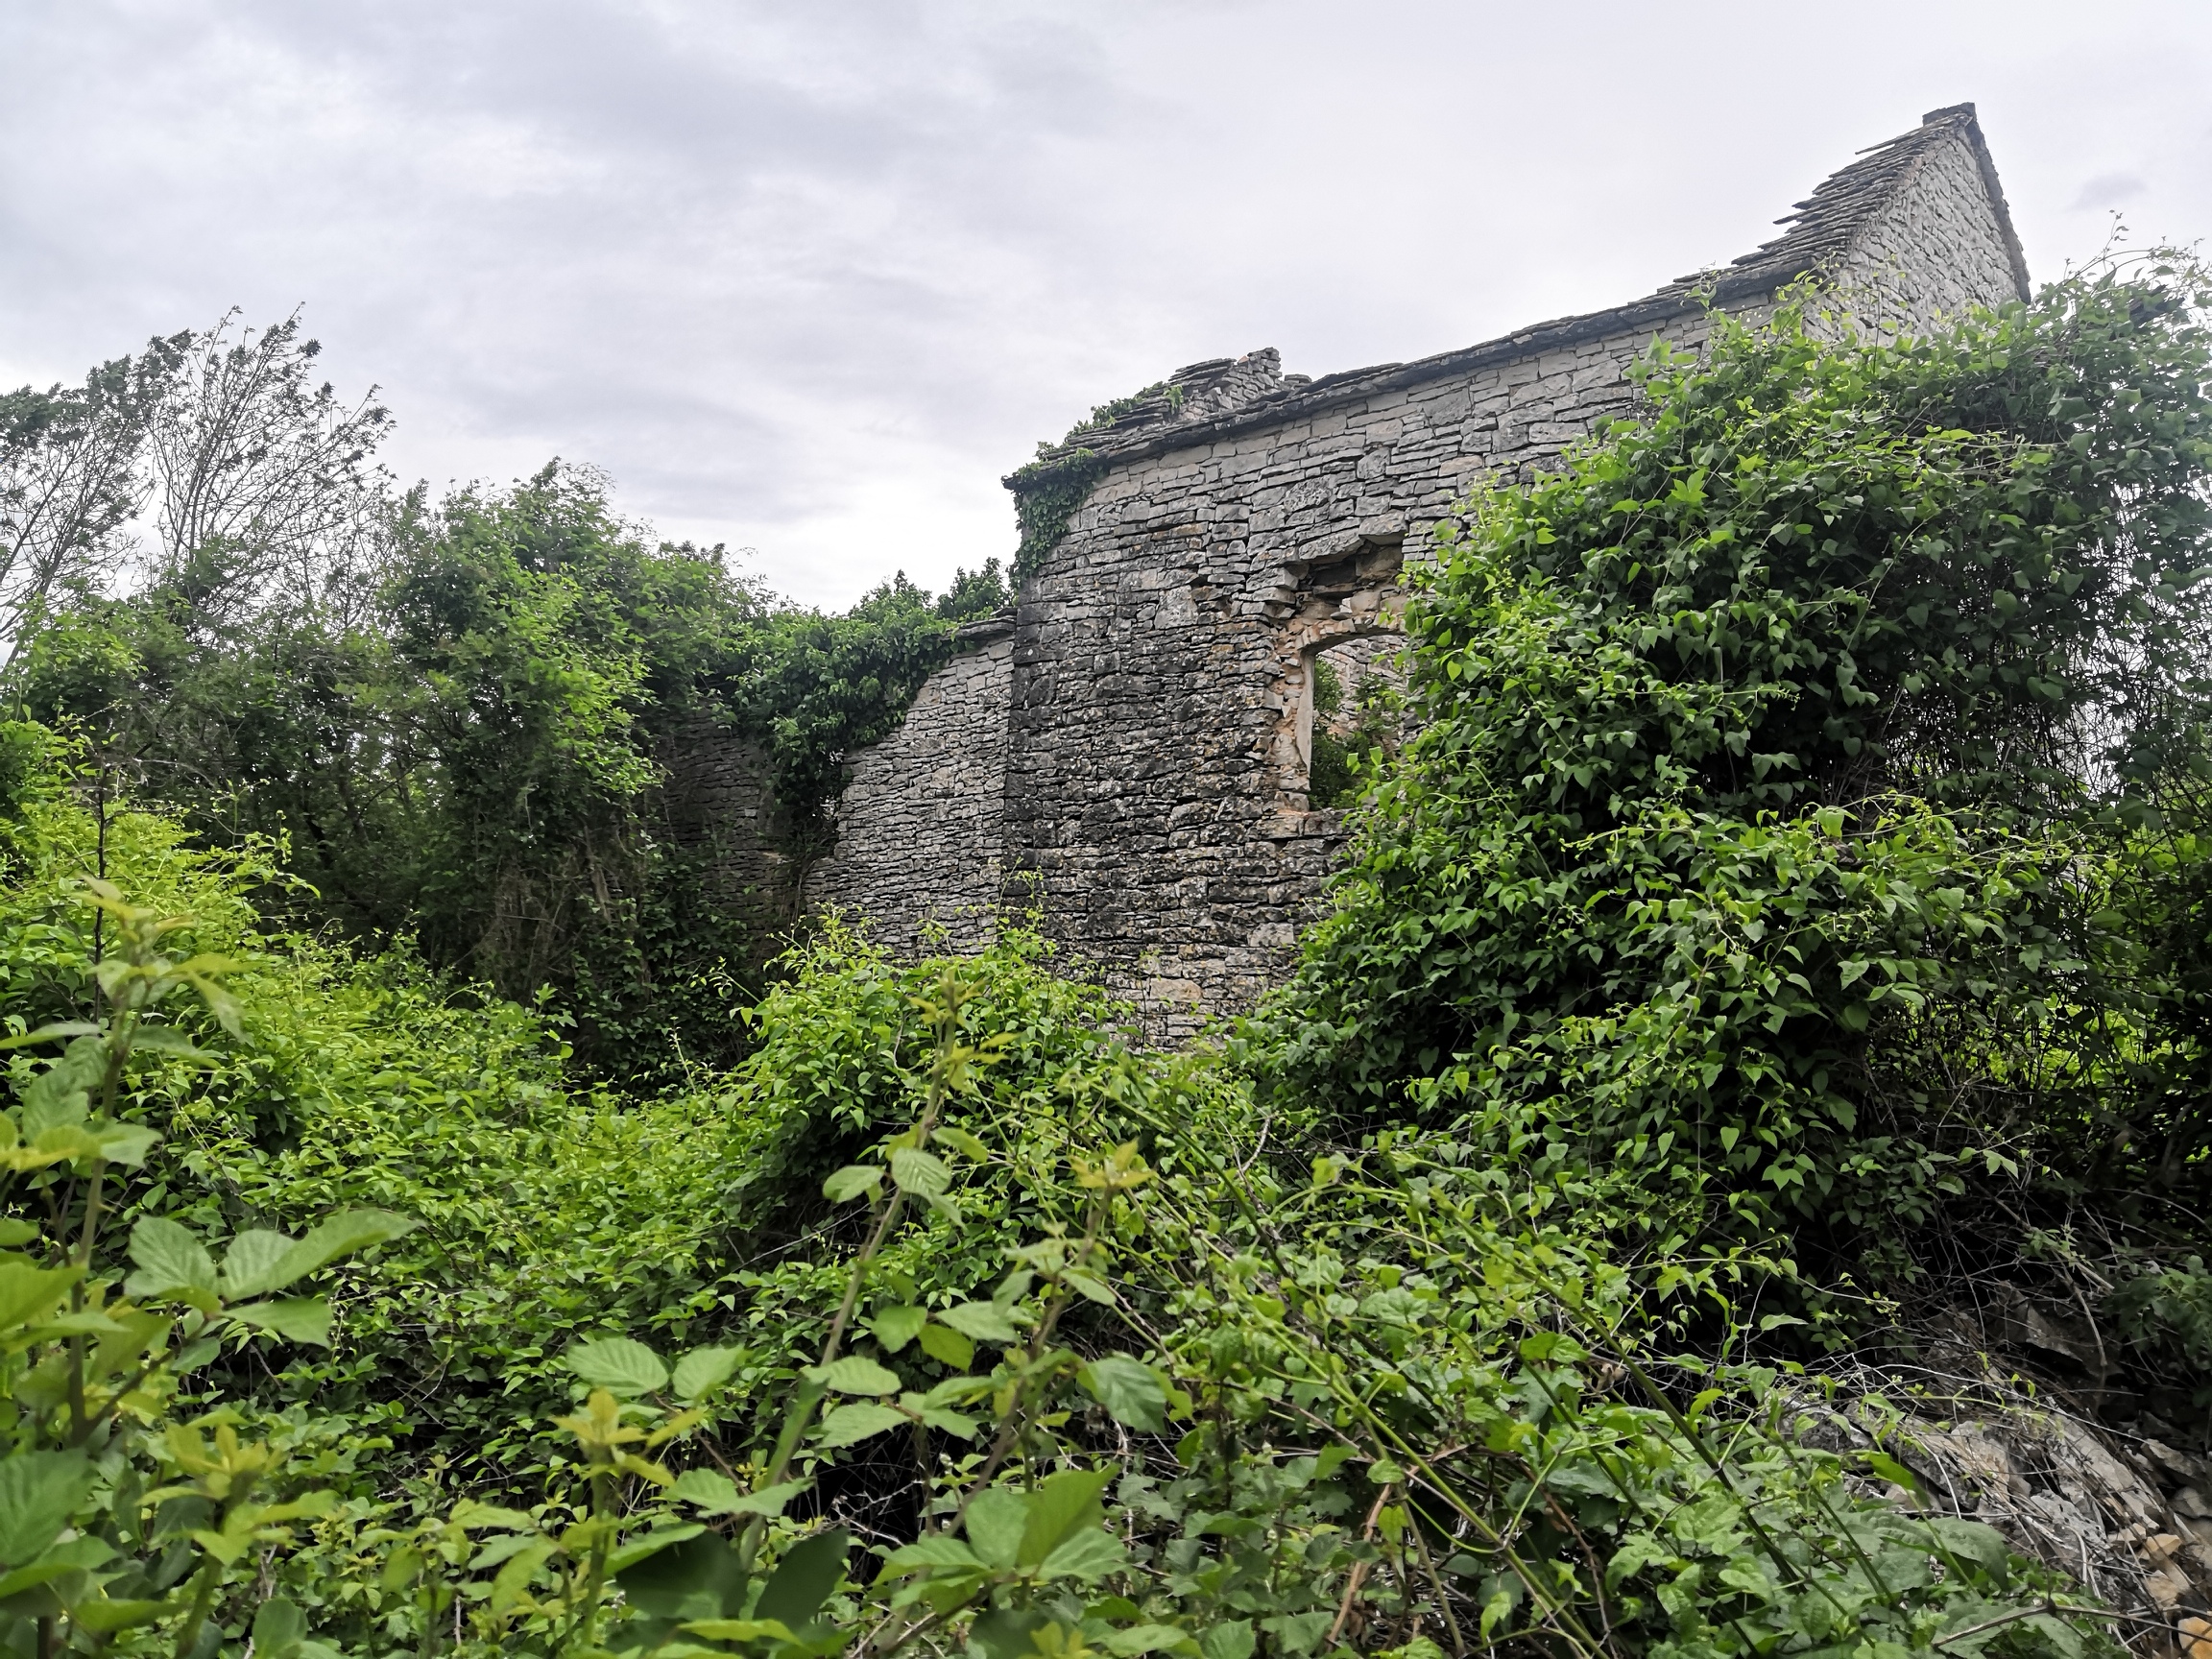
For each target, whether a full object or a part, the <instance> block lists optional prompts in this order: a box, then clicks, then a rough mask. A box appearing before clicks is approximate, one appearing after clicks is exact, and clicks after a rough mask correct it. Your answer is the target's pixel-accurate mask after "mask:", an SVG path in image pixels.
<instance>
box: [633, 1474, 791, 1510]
mask: <svg viewBox="0 0 2212 1659" xmlns="http://www.w3.org/2000/svg"><path fill="white" fill-rule="evenodd" d="M813 1484H814V1482H813V1481H811V1480H784V1481H781V1482H779V1483H778V1484H776V1485H774V1486H769V1487H766V1488H764V1489H762V1490H761V1491H758V1492H740V1491H739V1490H738V1489H737V1483H736V1482H735V1481H734V1480H733V1479H730V1477H729V1476H727V1475H725V1474H723V1473H722V1472H721V1471H720V1470H719V1469H686V1470H685V1471H684V1473H683V1474H681V1475H679V1476H677V1477H676V1484H675V1485H673V1486H671V1487H669V1488H668V1495H669V1496H670V1497H671V1498H677V1499H681V1500H682V1501H683V1502H684V1503H688V1504H690V1505H691V1506H692V1507H693V1508H695V1509H697V1510H698V1511H699V1512H700V1513H701V1514H702V1515H764V1516H766V1517H767V1518H768V1519H769V1520H771V1521H772V1520H774V1519H775V1518H776V1517H777V1516H779V1515H781V1514H782V1513H783V1510H784V1507H785V1506H786V1505H787V1504H788V1503H790V1502H791V1500H792V1499H794V1498H796V1497H798V1496H799V1494H800V1493H802V1492H805V1490H807V1488H809V1487H810V1486H812V1485H813Z"/></svg>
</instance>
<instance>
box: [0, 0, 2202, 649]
mask: <svg viewBox="0 0 2212 1659" xmlns="http://www.w3.org/2000/svg"><path fill="white" fill-rule="evenodd" d="M1967 99H1971V100H1974V101H1976V102H1977V103H1978V104H1979V105H1980V107H1981V112H1982V120H1983V125H1984V130H1985V132H1987V134H1988V138H1989V142H1990V145H1991V148H1992V149H1993V151H1994V153H1995V156H1996V159H1997V165H1998V168H1999V171H2000V172H2001V174H2002V175H2003V177H2004V180H2005V185H2006V189H2007V192H2008V195H2009V197H2010V199H2011V204H2012V211H2013V216H2014V220H2015V222H2016V224H2017V226H2018V228H2019V230H2020V234H2021V239H2022V241H2023V242H2024V243H2025V244H2026V248H2027V253H2028V260H2029V265H2030V268H2031V269H2032V272H2033V273H2034V275H2035V276H2036V277H2037V279H2038V280H2041V279H2044V278H2048V277H2050V276H2056V275H2057V274H2058V273H2059V272H2060V271H2061V270H2062V268H2063V267H2064V265H2065V263H2066V262H2067V261H2068V260H2070V259H2073V260H2079V259H2080V258H2083V257H2085V256H2087V255H2089V254H2091V253H2093V252H2095V251H2096V250H2097V248H2098V247H2099V246H2100V245H2101V244H2102V243H2103V241H2104V237H2105V235H2106V232H2107V229H2108V228H2109V225H2110V222H2111V215H2112V213H2113V211H2114V210H2115V209H2117V210H2118V211H2120V212H2121V213H2122V214H2123V215H2124V216H2125V218H2126V220H2127V223H2128V227H2129V229H2130V231H2131V232H2132V233H2133V236H2134V239H2135V240H2136V241H2138V242H2143V241H2149V240H2152V239H2157V238H2167V239H2174V240H2180V241H2195V240H2197V239H2199V238H2200V237H2202V236H2204V235H2206V234H2207V233H2212V4H2205V3H2204V0H2185V3H2166V4H2140V5H2129V4H2127V3H2125V0H2099V3H2098V4H2095V5H2090V4H2085V3H2083V0H2072V3H2069V4H2049V3H2031V0H2004V3H2002V4H1967V3H1951V0H1911V3H1909V4H1889V3H1874V4H1860V5H1856V6H1852V5H1845V6H1822V7H1795V6H1784V5H1778V4H1774V3H1773V0H1767V3H1766V4H1760V5H1748V4H1746V5H1720V4H1711V5H1699V4H1694V3H1683V0H1677V3H1675V4H1670V5H1666V6H1660V5H1654V4H1630V3H1620V0H1609V3H1586V4H1562V3H1558V0H1551V3H1544V4H1539V3H1535V0H1523V3H1522V4H1518V5H1490V4H1466V3H1463V4H1447V3H1442V0H1404V3H1391V0H1358V3H1320V0H1265V3H1261V0H1253V3H1243V0H1175V3H1166V4H1152V3H1146V0H1086V3H1084V4H1079V5H1078V4H1066V3H1061V4H1042V3H1040V4H1023V3H1020V0H998V3H977V4H967V3H962V0H927V3H914V4H895V3H889V0H884V3H877V0H829V3H816V4H805V3H800V0H782V3H781V4H750V3H745V0H659V3H637V4H614V3H612V0H606V3H597V4H594V3H589V0H513V3H501V0H371V3H362V0H352V3H348V4H338V3H319V0H260V3H256V0H232V3H229V4H219V3H203V4H193V3H189V0H0V155H4V156H6V161H5V162H4V163H0V383H5V384H9V385H13V384H20V383H23V382H25V381H33V382H38V383H46V382H50V381H53V380H56V379H75V378H77V377H78V376H79V375H81V374H82V373H83V372H84V368H85V367H86V366H87V365H88V364H89V363H90V362H92V361H93V360H94V359H96V358H100V357H107V356H113V355H115V354H117V353H118V352H121V351H125V350H130V349H134V348H135V347H136V346H138V345H139V344H140V343H142V342H143V341H144V340H145V338H146V337H147V336H148V335H150V334H153V333H156V332H163V333H166V332H173V331H175V330H176V329H179V328H181V327H186V326H192V325H205V324H207V323H209V322H211V321H213V319H215V318H216V317H217V316H219V315H220V314H221V313H222V312H223V311H224V310H225V309H227V308H228V307H229V306H231V305H238V306H242V307H243V308H244V310H245V313H246V316H247V317H248V318H249V319H250V320H252V321H255V322H263V323H265V322H268V321H271V320H274V319H276V318H280V317H282V316H283V315H284V314H286V313H287V312H289V311H290V310H291V309H292V308H293V307H294V306H296V305H301V304H303V305H304V306H305V308H306V309H305V317H306V322H307V326H308V328H309V331H310V332H312V333H313V334H315V335H316V336H317V337H318V338H320V339H321V340H322V341H323V342H324V344H325V352H326V355H325V363H326V364H327V366H328V372H329V373H330V374H331V375H332V377H333V378H334V379H335V380H336V381H337V383H338V386H339V389H340V390H341V391H342V392H359V391H361V390H364V389H366V388H367V387H368V386H369V385H370V384H371V383H372V382H374V383H376V384H378V385H380V386H381V387H382V388H383V397H384V398H385V399H386V400H387V401H388V402H389V404H390V405H391V407H392V408H393V410H394V411H395V412H396V413H397V416H398V419H399V426H398V429H397V434H396V436H395V438H394V440H393V441H392V443H391V445H390V446H389V448H388V451H387V458H388V459H389V461H390V463H391V464H392V466H393V467H394V469H396V470H397V472H398V473H399V474H400V475H401V476H402V477H403V478H406V479H410V480H412V479H414V478H418V477H421V478H428V479H429V480H430V481H431V482H432V483H433V484H434V485H443V484H444V483H445V482H446V481H447V480H454V479H461V480H466V479H469V478H477V477H481V478H489V479H493V480H505V479H507V478H511V477H513V476H516V475H517V474H518V473H522V472H525V471H528V470H532V469H536V468H537V467H538V466H540V465H541V464H542V463H543V462H544V461H545V460H546V459H548V458H549V457H551V456H554V455H560V456H563V457H565V458H567V459H570V460H576V461H589V462H592V463H595V464H597V465H599V466H601V467H603V468H605V469H607V470H608V471H609V472H610V473H611V474H612V475H613V478H614V480H615V482H616V486H617V497H616V499H617V501H618V504H619V505H620V506H621V508H622V509H623V510H624V511H625V512H627V513H629V514H631V515H633V516H635V517H638V518H642V519H645V520H649V521H650V522H651V523H653V524H654V525H655V526H657V527H658V528H659V530H660V531H661V534H663V535H666V536H670V537H689V538H693V539H696V540H700V541H708V542H713V541H723V542H727V543H729V545H730V546H731V547H732V548H733V549H736V548H748V549H751V550H753V551H752V553H751V555H750V559H749V565H750V567H751V568H752V569H753V570H755V571H756V572H757V573H758V574H759V575H761V576H763V577H764V578H765V579H766V580H767V581H768V582H769V583H770V584H771V586H773V587H775V588H776V589H779V590H781V591H782V592H784V593H787V594H790V595H792V596H794V597H796V598H799V599H803V600H806V601H810V602H816V603H822V604H830V605H842V604H845V603H848V602H849V601H851V600H852V599H853V598H854V597H856V596H857V595H858V594H859V593H860V592H861V591H862V590H864V589H866V588H868V587H869V586H871V585H873V584H874V583H876V582H878V581H880V580H882V579H883V578H884V577H885V576H887V575H888V574H889V573H890V572H891V571H892V570H893V569H895V568H899V567H904V568H905V569H906V570H907V571H908V572H909V573H910V574H911V575H913V576H914V577H915V578H916V579H917V580H919V581H922V582H924V583H926V584H927V585H929V586H932V587H937V586H942V584H943V583H944V581H945V580H946V578H947V577H948V576H950V572H951V570H952V568H953V566H954V565H960V564H965V565H976V564H979V563H980V562H981V561H982V560H984V559H985V558H988V557H990V556H992V555H994V554H997V555H1000V556H1003V555H1006V554H1008V553H1010V552H1011V550H1012V547H1013V543H1014V530H1013V515H1012V511H1011V508H1010V506H1009V504H1008V501H1007V498H1006V495H1005V493H1004V492H1003V490H1002V489H1001V488H1000V487H999V484H998V478H999V476H1000V475H1001V474H1002V473H1004V472H1006V471H1008V470H1010V469H1013V468H1014V467H1015V466H1017V465H1019V464H1020V463H1021V462H1022V460H1024V459H1025V458H1026V457H1027V456H1028V455H1029V453H1030V451H1031V449H1032V446H1033V445H1034V444H1035V442H1036V441H1037V440H1038V439H1040V438H1045V437H1056V436H1058V435H1059V434H1060V433H1061V432H1062V431H1064V430H1065V429H1066V428H1067V427H1068V426H1069V425H1070V423H1071V422H1072V421H1074V420H1075V419H1077V418H1078V417H1080V416H1081V415H1082V414H1083V413H1084V412H1085V411H1086V410H1087V409H1088V408H1089V407H1090V406H1091V405H1092V404H1093V403H1096V402H1100V401H1103V400H1104V399H1106V398H1108V397H1116V396H1118V395H1121V394H1123V393H1126V392H1129V391H1133V390H1135V389H1136V388H1137V387H1139V386H1142V385H1143V384H1145V383H1146V382H1148V381H1151V380H1155V379H1158V378H1160V377H1161V376H1162V375H1163V374H1164V373H1166V372H1167V371H1169V370H1172V369H1174V368H1176V367H1178V366H1179V365H1181V364H1184V363H1188V362H1191V361H1194V360H1196V359H1200V358H1205V357H1215V356H1225V355H1230V354H1233V353H1237V352H1241V351H1247V350H1251V349H1254V348H1257V347H1261V346H1276V347H1279V348H1281V349H1282V351H1283V357H1284V364H1285V367H1286V369H1290V370H1294V371H1302V372H1304V373H1312V374H1321V373H1331V372H1333V371H1335V370H1339V369H1349V368H1355V367H1358V366H1359V365H1361V364H1365V363H1370V362H1377V361H1387V360H1393V359H1404V358H1411V357H1417V356H1422V355H1425V354H1427V353H1430V352H1432V351H1439V350H1445V349H1451V348H1453V347H1456V346H1464V345H1470V344H1473V343H1474V342H1476V341H1479V340H1482V339H1486V338H1489V337H1491V336H1493V335H1496V334H1500V333H1503V332H1505V331H1507V330H1510V329H1512V328H1515V327H1517V326H1520V325H1525V324H1527V323H1531V322H1534V321H1537V320H1539V319H1542V318H1547V317H1553V316H1559V315H1564V314H1569V313H1573V312H1576V311H1584V310H1590V309H1594V308H1597V307H1599V306H1603V305H1608V304H1612V303H1615V302H1618V301H1623V300H1627V299H1630V298H1633V297H1635V296H1637V295H1640V294H1642V293H1645V292H1647V291H1648V290H1650V289H1651V288H1653V287H1656V286H1657V285H1658V284H1660V283H1661V282H1664V281H1666V280H1668V279H1669V278H1671V277H1673V276H1680V275H1682V274H1684V273H1685V272H1688V271H1691V270H1694V269H1697V268H1700V267H1702V266H1705V265H1709V264H1713V263H1717V262H1722V261H1725V260H1727V259H1728V258H1731V257H1733V256H1734V255H1735V254H1738V253H1741V252H1746V251H1748V250H1749V249H1750V248H1751V247H1753V246H1754V245H1755V244H1757V243H1758V242H1760V241H1761V240H1763V239H1765V237H1767V235H1769V234H1771V231H1770V229H1769V222H1770V221H1771V220H1772V219H1773V218H1774V217H1775V216H1776V215H1778V214H1780V213H1782V212H1784V211H1786V210H1787V209H1788V207H1789V206H1790V204H1791V203H1792V202H1793V201H1796V200H1797V199H1799V198H1801V197H1803V196H1804V195H1805V194H1806V193H1807V192H1808V191H1810V189H1811V188H1812V187H1813V185H1814V184H1815V183H1816V182H1817V181H1818V180H1820V179H1821V178H1822V177H1823V176H1824V175H1826V174H1828V173H1830V172H1832V171H1834V170H1835V169H1836V168H1837V167H1839V166H1841V165H1842V164H1843V163H1844V162H1846V161H1847V160H1849V159H1850V157H1851V155H1852V153H1853V152H1854V151H1856V150H1859V149H1861V148H1863V147H1864V146H1866V145H1870V144H1874V143H1877V142H1879V141H1881V140H1883V139H1885V138H1887V137H1889V136H1891V135H1892V134H1893V133H1895V132H1900V131H1903V130H1904V129H1906V128H1909V127H1911V126H1912V125H1914V124H1915V123H1916V122H1917V121H1918V119H1919V117H1920V114H1921V112H1922V111H1923V110H1925V109H1929V108H1936V107H1937V106H1939V105H1945V104H1952V103H1957V102H1960V101H1961V100H1967Z"/></svg>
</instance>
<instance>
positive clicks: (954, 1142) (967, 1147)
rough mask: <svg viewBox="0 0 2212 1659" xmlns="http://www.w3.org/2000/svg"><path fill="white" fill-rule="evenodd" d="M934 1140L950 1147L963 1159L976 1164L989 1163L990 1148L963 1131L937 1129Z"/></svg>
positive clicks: (948, 1128)
mask: <svg viewBox="0 0 2212 1659" xmlns="http://www.w3.org/2000/svg"><path fill="white" fill-rule="evenodd" d="M935 1139H937V1140H939V1141H942V1142H945V1144H946V1145H948V1146H950V1147H951V1148H952V1150H953V1151H955V1152H957V1153H959V1154H960V1155H961V1156H962V1157H963V1158H968V1159H973V1160H974V1162H975V1163H977V1164H988V1163H989V1162H990V1161H991V1148H990V1147H988V1146H986V1145H984V1144H983V1142H980V1141H978V1140H976V1139H975V1137H974V1136H973V1135H971V1134H969V1133H968V1131H967V1130H965V1129H955V1128H951V1127H946V1128H943V1129H939V1130H938V1131H937V1133H936V1136H935Z"/></svg>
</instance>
